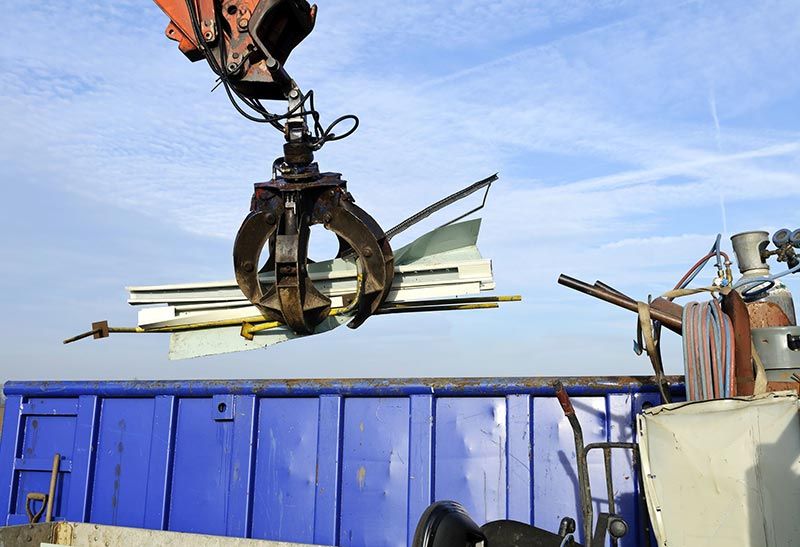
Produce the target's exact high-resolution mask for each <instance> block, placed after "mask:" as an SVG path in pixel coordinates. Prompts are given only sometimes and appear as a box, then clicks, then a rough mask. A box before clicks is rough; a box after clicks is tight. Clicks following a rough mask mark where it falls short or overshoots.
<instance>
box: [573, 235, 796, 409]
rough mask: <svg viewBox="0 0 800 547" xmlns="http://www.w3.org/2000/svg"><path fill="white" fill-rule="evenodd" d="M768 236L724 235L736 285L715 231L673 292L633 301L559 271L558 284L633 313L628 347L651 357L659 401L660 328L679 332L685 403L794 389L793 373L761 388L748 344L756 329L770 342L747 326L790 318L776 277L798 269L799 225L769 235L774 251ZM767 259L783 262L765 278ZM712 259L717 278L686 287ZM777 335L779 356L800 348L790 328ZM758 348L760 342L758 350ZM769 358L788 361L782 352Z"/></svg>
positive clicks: (763, 372)
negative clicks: (735, 266) (737, 275)
mask: <svg viewBox="0 0 800 547" xmlns="http://www.w3.org/2000/svg"><path fill="white" fill-rule="evenodd" d="M768 236H769V234H768V233H767V232H744V233H742V234H737V235H735V236H733V237H732V238H731V240H732V242H733V247H734V251H735V253H736V258H737V261H738V263H739V269H740V271H741V273H742V278H741V279H740V280H739V281H737V282H736V283H734V282H733V275H732V273H731V268H730V267H731V264H732V263H731V261H730V259H729V257H728V255H727V254H726V253H724V252H722V251H721V249H720V239H721V236H717V239H716V241H715V243H714V246H713V247H712V249H711V251H709V253H708V254H706V255H705V256H704V257H703V258H701V259H700V260H699V261H698V262H697V263H696V264H695V265H694V266H692V267H691V268H690V269H689V271H687V272H686V274H685V275H684V276H683V277H682V278H681V280H680V281H678V283H677V284H676V285H675V288H674V289H673V290H672V291H669V292H667V293H665V294H664V295H662V296H661V297H659V298H656V299H654V300H652V301H648V302H637V301H635V300H634V299H633V298H630V297H629V296H626V295H624V294H622V293H620V292H619V291H617V290H615V289H613V288H611V287H610V286H608V285H606V284H604V283H601V282H599V281H598V282H596V283H595V284H594V285H589V284H587V283H584V282H582V281H579V280H577V279H573V278H571V277H568V276H565V275H562V276H560V277H559V280H558V282H559V283H560V284H562V285H565V286H567V287H570V288H573V289H575V290H578V291H581V292H583V293H586V294H589V295H591V296H594V297H596V298H600V299H602V300H605V301H607V302H610V303H612V304H615V305H617V306H620V307H622V308H625V309H628V310H631V311H634V312H637V313H638V314H639V322H638V324H637V331H638V333H637V343H636V345H635V349H636V352H637V353H639V354H641V353H643V352H646V353H647V355H648V356H649V357H650V360H651V362H652V365H653V370H654V372H655V375H656V378H657V379H658V382H659V386H660V390H661V395H662V398H663V400H664V402H669V401H670V393H669V391H670V389H669V386H668V385H667V383H666V381H665V377H664V369H663V364H662V362H661V349H660V330H661V327H662V326H664V327H667V328H668V329H670V330H672V331H673V332H676V333H677V334H681V335H682V336H683V355H684V371H685V382H686V388H687V390H686V391H687V393H686V396H687V398H688V399H689V400H690V401H698V400H709V399H720V398H726V397H733V396H737V395H753V394H759V393H763V392H765V391H766V390H767V389H768V387H771V388H773V389H792V390H797V389H798V387H800V376H797V374H796V372H797V371H795V375H794V376H792V378H794V379H795V380H796V381H795V382H794V383H792V382H789V381H783V382H774V383H773V384H772V385H771V386H768V375H767V369H766V367H765V366H764V363H763V362H762V359H761V357H760V356H759V354H758V352H757V351H756V349H755V345H754V338H755V335H756V331H758V337H759V338H758V339H759V340H760V339H765V340H766V339H770V338H771V336H772V335H771V333H770V332H762V328H759V329H753V328H752V327H754V326H755V327H766V330H767V331H769V329H774V328H779V329H786V328H787V327H789V328H790V327H791V326H792V325H794V322H795V313H794V304H793V302H792V298H791V293H790V292H789V291H788V289H787V288H786V287H785V286H784V285H782V284H781V283H780V281H778V279H779V278H780V277H783V276H785V275H787V274H791V273H796V272H798V271H800V259H798V257H797V254H796V250H795V249H800V230H795V231H793V232H792V231H791V230H787V229H783V230H779V231H778V232H776V233H775V235H774V236H773V238H772V243H773V244H774V245H775V249H774V250H769V249H768V245H769V243H770V240H769V237H768ZM771 256H776V257H777V258H778V261H780V262H786V263H787V264H788V266H789V268H788V269H787V270H786V271H784V272H782V273H779V274H775V275H771V274H770V273H769V266H768V265H767V263H766V260H767V258H769V257H771ZM714 259H716V267H717V276H716V278H715V279H714V281H713V283H712V285H711V286H710V287H702V288H699V289H691V288H689V285H690V283H691V282H692V281H693V280H694V279H695V278H696V277H697V276H698V274H699V273H700V271H701V270H702V269H703V267H704V266H706V265H707V264H708V263H709V262H711V261H712V260H714ZM723 259H724V262H723ZM704 292H708V293H711V294H712V295H713V297H712V299H711V300H709V301H706V302H689V303H688V304H686V306H680V305H679V304H676V303H674V302H673V300H674V299H675V298H679V297H684V296H689V295H692V294H698V293H704ZM779 336H782V337H783V338H782V339H781V341H782V343H781V350H785V351H782V353H781V356H782V355H783V354H784V353H787V352H790V351H794V350H793V349H792V348H793V347H795V346H796V347H798V349H799V350H800V341H798V337H797V336H796V335H794V334H793V333H792V332H791V330H790V331H788V332H784V331H781V332H780V333H779ZM773 345H774V344H773ZM765 346H766V344H759V347H762V348H763V347H765ZM770 355H772V353H770ZM775 361H778V362H780V363H784V362H789V363H791V362H793V361H792V360H791V359H786V358H783V357H780V358H778V359H775ZM771 364H773V363H768V365H771ZM780 367H781V368H790V367H784V366H783V365H780ZM798 370H800V369H798ZM781 379H782V380H785V379H784V378H781Z"/></svg>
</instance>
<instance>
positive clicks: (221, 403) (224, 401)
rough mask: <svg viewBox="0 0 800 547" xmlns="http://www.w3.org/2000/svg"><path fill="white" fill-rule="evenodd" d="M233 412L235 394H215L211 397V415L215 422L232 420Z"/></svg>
mask: <svg viewBox="0 0 800 547" xmlns="http://www.w3.org/2000/svg"><path fill="white" fill-rule="evenodd" d="M233 412H234V398H233V395H214V396H212V397H211V417H212V418H213V419H214V421H215V422H232V421H233Z"/></svg>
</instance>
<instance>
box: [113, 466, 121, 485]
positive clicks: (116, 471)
mask: <svg viewBox="0 0 800 547" xmlns="http://www.w3.org/2000/svg"><path fill="white" fill-rule="evenodd" d="M121 473H122V466H121V465H120V464H117V465H115V466H114V476H115V477H119V476H120V474H121ZM118 486H119V480H115V481H114V487H115V488H116V487H118Z"/></svg>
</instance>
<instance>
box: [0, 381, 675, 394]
mask: <svg viewBox="0 0 800 547" xmlns="http://www.w3.org/2000/svg"><path fill="white" fill-rule="evenodd" d="M556 380H560V381H561V382H562V383H563V385H564V387H565V388H566V390H567V392H568V393H569V394H570V395H575V396H582V395H608V394H614V393H636V392H647V393H651V392H652V393H655V392H657V391H658V385H657V383H656V380H655V378H654V377H653V376H568V377H558V376H533V377H484V378H352V379H350V378H329V379H301V380H280V379H276V380H160V381H146V380H144V381H139V380H137V381H58V382H53V381H9V382H6V383H5V385H4V389H3V391H4V393H5V394H6V395H22V396H27V397H34V396H51V397H77V396H80V395H86V394H93V395H99V396H103V397H130V396H136V397H142V396H155V395H178V396H192V397H202V396H210V395H218V394H234V395H263V396H296V397H315V396H319V395H346V396H371V397H374V396H388V395H397V396H404V395H418V394H430V395H442V396H447V395H459V396H469V395H474V396H504V395H509V394H529V395H534V396H554V395H555V389H554V388H553V384H554V383H555V381H556ZM667 381H668V382H669V383H670V385H671V389H672V390H673V391H674V392H675V393H676V394H680V393H683V376H667Z"/></svg>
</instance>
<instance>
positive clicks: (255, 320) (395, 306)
mask: <svg viewBox="0 0 800 547" xmlns="http://www.w3.org/2000/svg"><path fill="white" fill-rule="evenodd" d="M521 300H522V296H520V295H518V294H515V295H509V296H506V295H501V296H480V297H468V298H440V299H437V300H417V301H409V302H403V303H399V302H398V303H392V304H388V305H385V306H384V307H381V308H379V309H378V310H377V311H376V312H375V313H374V314H373V315H388V314H392V313H409V312H421V311H455V310H478V309H491V308H497V307H499V306H498V305H497V302H520V301H521ZM350 309H351V307H345V308H333V309H331V312H330V315H341V314H343V313H347V312H348V311H349V310H350ZM264 319H265V318H264V316H262V315H256V316H251V317H239V318H234V319H221V320H218V321H203V322H199V323H188V324H185V325H173V326H168V327H154V328H149V329H145V328H142V327H108V332H109V334H111V333H128V334H144V333H172V332H184V331H192V330H200V329H211V328H218V327H239V326H241V327H243V330H242V333H243V336H245V337H248V336H249V335H251V334H252V333H254V332H258V331H262V330H268V329H273V328H276V327H279V326H281V325H282V323H280V322H278V321H265V320H264ZM99 330H100V329H94V330H92V331H89V332H84V333H82V334H79V335H77V336H73V337H72V338H67V339H66V340H64V343H65V344H69V343H71V342H75V341H76V340H81V339H83V338H88V337H89V336H92V335H93V334H95V333H97V332H99Z"/></svg>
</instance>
